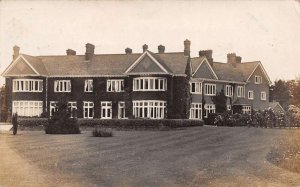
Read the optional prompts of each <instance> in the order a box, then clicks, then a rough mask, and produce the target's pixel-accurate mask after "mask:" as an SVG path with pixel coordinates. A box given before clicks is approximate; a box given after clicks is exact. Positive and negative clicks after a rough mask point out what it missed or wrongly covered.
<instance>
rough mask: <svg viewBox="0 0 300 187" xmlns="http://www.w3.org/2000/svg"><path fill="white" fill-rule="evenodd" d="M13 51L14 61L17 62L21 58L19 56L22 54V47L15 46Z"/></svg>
mask: <svg viewBox="0 0 300 187" xmlns="http://www.w3.org/2000/svg"><path fill="white" fill-rule="evenodd" d="M13 51H14V53H13V60H15V59H16V58H17V57H18V56H19V54H20V47H19V46H17V45H15V46H14V47H13Z"/></svg>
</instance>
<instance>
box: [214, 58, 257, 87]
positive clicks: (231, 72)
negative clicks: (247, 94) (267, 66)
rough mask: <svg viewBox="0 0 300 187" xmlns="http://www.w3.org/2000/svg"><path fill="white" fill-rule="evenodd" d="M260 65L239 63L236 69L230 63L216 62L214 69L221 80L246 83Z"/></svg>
mask: <svg viewBox="0 0 300 187" xmlns="http://www.w3.org/2000/svg"><path fill="white" fill-rule="evenodd" d="M259 63H260V62H259V61H255V62H243V63H237V64H236V66H235V67H234V66H233V65H232V64H229V63H221V62H214V63H213V69H214V70H215V72H216V74H217V75H218V77H219V79H220V80H227V81H239V82H246V81H247V79H248V77H249V76H250V75H251V73H252V72H253V70H254V69H255V67H256V66H257V65H258V64H259Z"/></svg>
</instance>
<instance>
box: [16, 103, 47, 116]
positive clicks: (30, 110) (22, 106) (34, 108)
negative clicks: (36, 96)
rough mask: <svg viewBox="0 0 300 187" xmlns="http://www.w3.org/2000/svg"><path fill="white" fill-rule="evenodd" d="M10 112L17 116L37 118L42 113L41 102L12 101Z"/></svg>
mask: <svg viewBox="0 0 300 187" xmlns="http://www.w3.org/2000/svg"><path fill="white" fill-rule="evenodd" d="M12 112H13V113H18V115H19V116H28V117H39V116H41V114H42V112H43V101H13V111H12Z"/></svg>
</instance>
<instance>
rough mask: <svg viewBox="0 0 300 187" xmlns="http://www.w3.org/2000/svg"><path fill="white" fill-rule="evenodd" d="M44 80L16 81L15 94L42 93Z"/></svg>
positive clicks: (14, 84)
mask: <svg viewBox="0 0 300 187" xmlns="http://www.w3.org/2000/svg"><path fill="white" fill-rule="evenodd" d="M42 91H43V80H40V79H14V80H13V92H42Z"/></svg>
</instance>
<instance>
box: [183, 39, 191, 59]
mask: <svg viewBox="0 0 300 187" xmlns="http://www.w3.org/2000/svg"><path fill="white" fill-rule="evenodd" d="M183 44H184V56H190V54H191V41H190V40H188V39H186V40H185V41H184V42H183Z"/></svg>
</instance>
